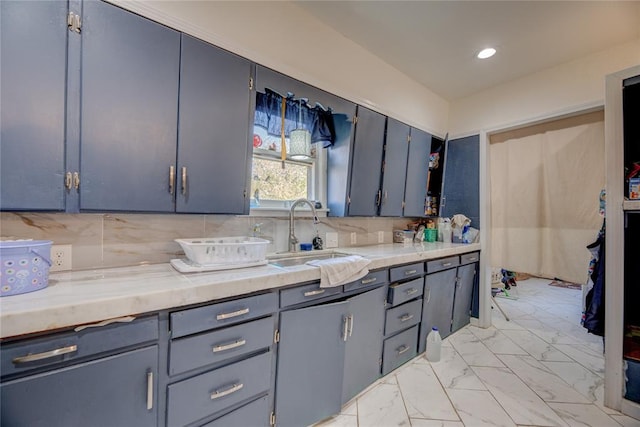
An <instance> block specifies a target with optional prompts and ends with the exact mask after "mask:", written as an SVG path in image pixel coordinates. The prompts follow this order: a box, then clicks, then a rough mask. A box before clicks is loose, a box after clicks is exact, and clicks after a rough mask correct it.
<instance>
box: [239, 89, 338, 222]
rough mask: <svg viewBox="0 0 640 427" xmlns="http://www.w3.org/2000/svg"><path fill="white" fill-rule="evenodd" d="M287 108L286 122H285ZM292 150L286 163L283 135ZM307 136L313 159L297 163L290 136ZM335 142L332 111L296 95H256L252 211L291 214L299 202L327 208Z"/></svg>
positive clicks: (301, 160)
mask: <svg viewBox="0 0 640 427" xmlns="http://www.w3.org/2000/svg"><path fill="white" fill-rule="evenodd" d="M283 104H284V109H285V119H284V120H282V108H283ZM283 129H284V136H285V138H284V141H285V146H286V153H287V155H286V156H285V159H284V160H283V159H282V154H281V145H282V130H283ZM300 129H304V130H306V131H307V135H308V138H309V140H310V141H311V142H312V143H313V144H312V146H311V155H310V156H309V157H308V158H305V159H295V160H294V159H292V158H291V156H290V155H289V154H290V151H291V144H290V138H289V137H290V135H291V132H292V131H295V130H300ZM334 140H335V130H334V128H333V116H332V113H331V110H325V109H324V108H323V107H322V106H316V107H309V106H308V105H307V101H306V100H302V99H295V98H293V96H292V95H291V94H289V96H288V97H286V98H283V97H282V96H280V95H279V94H277V93H275V92H273V91H270V90H269V89H267V90H266V91H265V93H260V92H257V93H256V113H255V121H254V128H253V163H252V172H251V208H252V210H254V211H256V210H259V209H288V207H289V206H290V203H291V201H293V200H295V199H299V198H306V199H309V200H315V201H319V202H321V203H322V205H323V206H324V205H325V204H326V194H325V182H326V166H325V165H326V152H325V150H322V147H327V146H329V145H331V144H332V143H333V141H334Z"/></svg>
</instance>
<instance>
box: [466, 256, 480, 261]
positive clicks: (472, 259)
mask: <svg viewBox="0 0 640 427" xmlns="http://www.w3.org/2000/svg"><path fill="white" fill-rule="evenodd" d="M477 260H478V257H475V256H474V257H472V258H469V259H468V260H467V261H477Z"/></svg>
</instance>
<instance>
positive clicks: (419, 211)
mask: <svg viewBox="0 0 640 427" xmlns="http://www.w3.org/2000/svg"><path fill="white" fill-rule="evenodd" d="M430 154H431V135H430V134H428V133H427V132H424V131H422V130H420V129H415V128H411V143H410V144H409V158H408V159H407V183H406V185H405V190H404V216H410V217H416V216H417V217H421V216H424V215H425V212H424V210H425V209H424V208H425V206H424V204H425V200H426V198H427V185H428V183H427V176H428V174H429V155H430Z"/></svg>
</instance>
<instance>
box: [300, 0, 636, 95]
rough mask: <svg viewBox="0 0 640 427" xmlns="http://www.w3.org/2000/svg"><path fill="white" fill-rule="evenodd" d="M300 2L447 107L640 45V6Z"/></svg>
mask: <svg viewBox="0 0 640 427" xmlns="http://www.w3.org/2000/svg"><path fill="white" fill-rule="evenodd" d="M295 3H296V4H297V5H298V6H300V7H301V8H303V9H304V10H306V11H307V12H308V13H310V14H312V15H313V16H315V17H316V18H318V19H319V20H321V21H322V22H324V23H325V24H326V25H328V26H330V27H332V28H334V29H335V30H336V31H338V32H339V33H341V34H343V35H344V36H345V37H347V38H349V39H351V40H352V41H354V42H355V43H357V44H359V45H360V46H362V47H363V48H364V49H366V50H368V51H370V52H372V53H373V54H374V55H376V56H377V57H379V58H381V59H382V60H383V61H385V62H387V63H389V64H391V65H392V66H394V67H395V68H396V69H398V70H400V71H401V72H403V73H404V74H406V75H407V76H409V77H410V78H411V79H413V80H415V81H417V82H419V83H420V84H422V85H424V86H426V87H427V88H429V89H430V90H431V91H433V92H435V93H437V94H438V95H440V96H442V97H443V98H445V99H447V100H449V101H453V100H456V99H460V98H464V97H466V96H469V95H472V94H473V93H475V92H479V91H481V90H484V89H487V88H490V87H492V86H495V85H499V84H501V83H504V82H507V81H511V80H514V79H517V78H520V77H523V76H525V75H528V74H531V73H535V72H537V71H540V70H543V69H545V68H549V67H553V66H556V65H559V64H562V63H564V62H568V61H572V60H575V59H577V58H580V57H583V56H587V55H589V54H592V53H595V52H599V51H602V50H606V49H608V48H610V47H612V46H615V45H620V44H623V43H626V42H630V41H632V40H636V39H638V38H640V1H308V0H299V1H295ZM487 46H492V47H495V48H496V49H497V51H498V52H497V53H496V54H495V56H493V57H492V58H490V59H485V60H480V59H477V58H476V56H475V55H476V53H477V52H478V51H479V50H481V49H482V48H485V47H487Z"/></svg>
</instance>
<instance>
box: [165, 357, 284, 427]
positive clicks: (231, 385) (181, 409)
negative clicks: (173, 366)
mask: <svg viewBox="0 0 640 427" xmlns="http://www.w3.org/2000/svg"><path fill="white" fill-rule="evenodd" d="M272 354H273V353H272V352H268V353H265V354H261V355H259V356H255V357H251V358H249V359H245V360H243V361H241V362H238V363H234V364H232V365H229V366H225V367H224V368H220V369H215V370H213V371H211V372H207V373H204V374H201V375H198V376H196V377H193V378H189V379H187V380H184V381H180V382H177V383H175V384H171V385H169V386H168V387H167V389H168V390H167V426H169V427H173V426H183V425H186V424H190V423H193V422H195V421H198V420H200V419H202V418H204V417H207V416H209V415H213V414H215V413H216V412H219V411H221V410H223V409H225V408H228V407H230V406H232V405H235V404H237V403H239V402H242V401H243V400H246V399H248V398H250V397H251V396H257V395H259V394H261V393H266V392H267V391H268V390H269V387H270V385H271V358H272Z"/></svg>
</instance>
